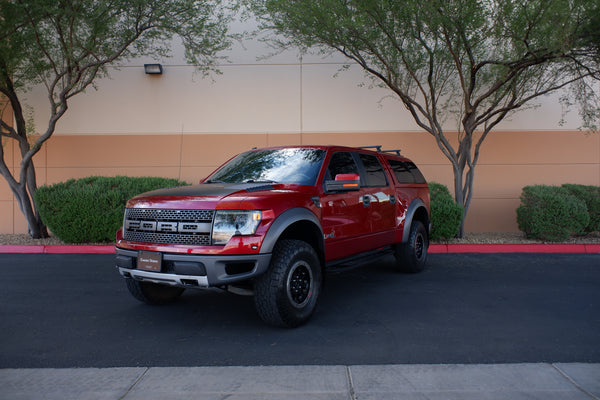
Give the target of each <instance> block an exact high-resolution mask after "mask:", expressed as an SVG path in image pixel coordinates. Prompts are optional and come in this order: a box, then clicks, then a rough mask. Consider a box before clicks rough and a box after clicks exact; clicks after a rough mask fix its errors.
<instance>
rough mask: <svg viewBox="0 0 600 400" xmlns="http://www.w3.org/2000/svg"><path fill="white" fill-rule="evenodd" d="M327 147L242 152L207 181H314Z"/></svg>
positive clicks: (303, 183)
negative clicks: (324, 148) (321, 148)
mask: <svg viewBox="0 0 600 400" xmlns="http://www.w3.org/2000/svg"><path fill="white" fill-rule="evenodd" d="M324 158H325V151H324V150H318V149H306V148H289V149H274V150H258V151H250V152H247V153H242V154H240V155H238V156H236V157H235V158H233V159H232V160H231V161H229V162H228V163H227V164H225V165H223V166H222V167H221V168H219V169H218V170H217V171H216V172H215V173H213V174H212V175H211V176H209V177H208V179H207V180H206V181H205V183H217V182H218V183H241V182H256V183H258V182H264V183H291V184H298V185H314V184H315V183H316V180H317V176H318V174H319V170H320V169H321V165H322V164H323V159H324Z"/></svg>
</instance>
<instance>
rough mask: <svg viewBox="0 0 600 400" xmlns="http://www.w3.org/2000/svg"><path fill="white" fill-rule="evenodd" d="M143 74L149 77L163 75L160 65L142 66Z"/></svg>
mask: <svg viewBox="0 0 600 400" xmlns="http://www.w3.org/2000/svg"><path fill="white" fill-rule="evenodd" d="M144 72H145V73H147V74H151V75H160V74H162V73H163V68H162V65H160V64H144Z"/></svg>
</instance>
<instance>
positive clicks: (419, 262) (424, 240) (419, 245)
mask: <svg viewBox="0 0 600 400" xmlns="http://www.w3.org/2000/svg"><path fill="white" fill-rule="evenodd" d="M428 248H429V235H428V234H427V230H426V229H425V225H423V223H422V222H421V221H413V222H412V224H411V226H410V233H409V234H408V241H407V242H406V243H400V244H397V245H396V251H395V252H394V255H395V256H396V262H397V264H398V268H399V269H400V271H402V272H408V273H417V272H421V271H423V269H424V268H425V262H426V261H427V249H428Z"/></svg>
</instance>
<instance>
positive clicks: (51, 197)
mask: <svg viewBox="0 0 600 400" xmlns="http://www.w3.org/2000/svg"><path fill="white" fill-rule="evenodd" d="M184 184H185V182H180V181H178V180H176V179H166V178H156V177H143V178H134V177H126V176H116V177H102V176H92V177H88V178H83V179H78V180H75V179H70V180H68V181H66V182H62V183H57V184H55V185H51V186H42V187H40V188H39V189H38V190H37V192H36V194H35V201H36V204H37V206H38V209H39V211H40V215H41V217H42V220H43V221H44V223H45V224H46V225H47V226H48V228H49V229H50V231H52V233H53V234H55V235H56V236H57V237H58V238H59V239H60V240H62V241H63V242H65V243H103V242H113V241H114V239H115V232H116V231H117V230H118V229H119V228H120V227H121V225H122V223H123V212H124V210H125V203H126V202H127V200H128V199H130V198H131V197H134V196H136V195H138V194H140V193H143V192H147V191H150V190H155V189H159V188H162V187H169V186H180V185H184Z"/></svg>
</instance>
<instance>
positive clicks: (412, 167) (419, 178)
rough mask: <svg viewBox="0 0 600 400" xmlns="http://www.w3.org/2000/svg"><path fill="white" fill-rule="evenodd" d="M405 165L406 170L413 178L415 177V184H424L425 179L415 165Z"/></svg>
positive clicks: (411, 163) (410, 163)
mask: <svg viewBox="0 0 600 400" xmlns="http://www.w3.org/2000/svg"><path fill="white" fill-rule="evenodd" d="M405 164H406V167H407V168H408V170H409V171H410V173H411V174H413V176H414V177H415V182H417V183H425V182H426V181H425V177H424V176H423V174H422V173H421V171H419V168H417V166H416V165H415V163H413V162H407V163H405Z"/></svg>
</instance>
